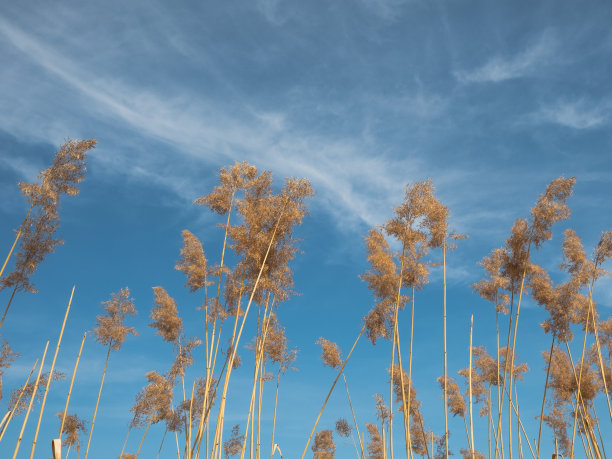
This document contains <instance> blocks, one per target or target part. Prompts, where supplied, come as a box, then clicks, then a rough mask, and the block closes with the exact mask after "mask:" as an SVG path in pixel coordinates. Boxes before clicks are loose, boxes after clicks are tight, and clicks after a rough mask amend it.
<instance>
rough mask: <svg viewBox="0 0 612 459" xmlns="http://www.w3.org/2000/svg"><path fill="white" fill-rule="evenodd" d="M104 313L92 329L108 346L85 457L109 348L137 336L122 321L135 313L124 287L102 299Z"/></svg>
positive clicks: (96, 412) (88, 443)
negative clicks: (127, 338)
mask: <svg viewBox="0 0 612 459" xmlns="http://www.w3.org/2000/svg"><path fill="white" fill-rule="evenodd" d="M102 304H103V305H104V312H105V313H106V314H105V315H99V316H97V317H96V321H97V327H96V328H95V329H94V330H93V334H94V335H95V339H96V341H97V342H99V343H100V344H102V345H104V346H108V351H107V352H106V360H105V361H104V370H103V371H102V379H101V380H100V389H99V390H98V398H97V399H96V407H95V409H94V414H93V418H92V420H91V428H90V429H89V437H88V439H87V448H86V449H85V459H87V456H88V454H89V447H90V444H91V437H92V434H93V430H94V425H95V423H96V415H97V414H98V406H99V405H100V396H101V395H102V387H103V386H104V378H105V377H106V370H107V368H108V358H109V356H110V352H111V350H114V351H118V350H119V349H121V345H122V344H123V342H124V341H125V339H126V337H127V335H129V334H132V335H134V336H138V333H137V332H136V329H135V328H134V327H127V326H126V325H125V324H124V321H125V319H126V317H127V316H130V315H136V308H135V307H134V301H133V300H132V299H131V298H130V290H129V289H128V288H127V287H125V288H122V289H120V290H119V292H117V293H112V294H111V299H110V300H108V301H103V302H102Z"/></svg>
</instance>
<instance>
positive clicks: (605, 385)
mask: <svg viewBox="0 0 612 459" xmlns="http://www.w3.org/2000/svg"><path fill="white" fill-rule="evenodd" d="M593 282H594V280H591V285H590V286H589V311H590V312H591V311H592V309H593ZM591 319H592V320H593V334H594V335H595V344H596V345H597V356H598V357H599V369H600V371H601V379H602V381H603V385H604V393H605V394H606V401H607V402H608V413H609V414H610V421H612V406H610V394H609V393H608V383H607V382H606V375H605V371H604V364H603V359H602V357H601V346H600V344H599V333H598V331H597V320H595V311H592V312H591ZM587 328H588V327H587ZM602 446H603V443H602Z"/></svg>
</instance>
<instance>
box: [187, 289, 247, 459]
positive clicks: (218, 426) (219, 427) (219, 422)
mask: <svg viewBox="0 0 612 459" xmlns="http://www.w3.org/2000/svg"><path fill="white" fill-rule="evenodd" d="M241 293H242V292H241ZM239 298H242V294H241V295H240V296H239ZM239 310H240V299H239V300H238V306H237V308H236V315H235V317H234V330H233V332H232V338H231V343H232V347H233V345H234V343H235V341H236V329H237V325H238V311H239ZM230 357H231V354H230V353H229V352H228V353H227V355H226V360H225V365H226V371H225V378H224V381H223V392H222V396H221V402H220V404H219V414H218V416H217V424H216V427H215V434H214V437H213V447H212V454H211V456H212V457H213V459H214V458H215V452H216V450H217V447H219V448H220V447H221V446H220V445H219V443H218V440H217V439H218V437H219V430H222V429H223V413H224V409H225V400H226V394H227V387H228V385H229V379H228V377H227V373H228V371H230V367H231V364H229V363H230V362H229V360H230ZM232 363H233V362H232ZM221 373H223V372H221ZM217 385H218V382H217ZM217 387H218V386H217ZM224 394H225V395H224ZM211 406H212V405H209V406H208V407H207V410H206V414H205V416H202V418H204V417H208V414H209V413H210V408H211ZM200 426H202V424H200ZM198 433H199V435H200V438H201V433H202V430H201V429H200V432H198ZM196 441H197V439H196ZM200 445H201V442H200ZM198 454H199V447H198V453H196V459H197V458H198Z"/></svg>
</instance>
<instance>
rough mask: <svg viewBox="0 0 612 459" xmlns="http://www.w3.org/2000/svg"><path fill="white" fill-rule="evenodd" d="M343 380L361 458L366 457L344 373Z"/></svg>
mask: <svg viewBox="0 0 612 459" xmlns="http://www.w3.org/2000/svg"><path fill="white" fill-rule="evenodd" d="M342 379H343V380H344V387H345V388H346V396H347V397H348V402H349V406H350V408H351V414H352V415H353V422H354V423H355V430H356V431H357V439H358V440H359V447H360V448H361V458H362V459H363V458H364V457H365V454H364V453H363V442H362V441H361V434H360V433H359V424H358V423H357V418H356V417H355V410H353V403H352V402H351V394H350V392H349V388H348V384H347V383H346V376H345V375H344V373H342ZM277 387H278V386H277ZM274 408H275V410H276V406H275V407H274Z"/></svg>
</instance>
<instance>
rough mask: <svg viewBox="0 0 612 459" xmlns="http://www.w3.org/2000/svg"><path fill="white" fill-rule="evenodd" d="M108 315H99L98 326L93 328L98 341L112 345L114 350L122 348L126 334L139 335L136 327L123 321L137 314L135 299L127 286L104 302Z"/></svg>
mask: <svg viewBox="0 0 612 459" xmlns="http://www.w3.org/2000/svg"><path fill="white" fill-rule="evenodd" d="M102 304H103V305H105V306H104V311H105V312H106V315H101V316H97V317H96V319H97V323H98V326H97V327H96V328H95V329H94V330H93V333H94V335H96V341H98V342H99V343H101V344H103V345H109V346H111V349H113V350H115V351H116V350H119V349H121V344H123V342H124V341H125V338H126V336H127V335H128V334H129V333H131V334H132V335H134V336H138V333H137V332H136V329H135V328H134V327H126V326H125V325H124V323H123V321H124V320H125V318H126V316H128V315H132V316H133V315H136V308H134V300H132V299H131V298H130V290H129V289H128V288H127V287H125V288H122V289H121V290H119V292H117V293H112V294H111V299H110V300H109V301H103V302H102Z"/></svg>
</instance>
